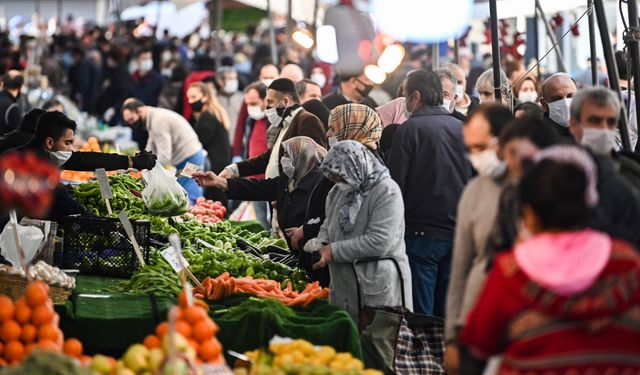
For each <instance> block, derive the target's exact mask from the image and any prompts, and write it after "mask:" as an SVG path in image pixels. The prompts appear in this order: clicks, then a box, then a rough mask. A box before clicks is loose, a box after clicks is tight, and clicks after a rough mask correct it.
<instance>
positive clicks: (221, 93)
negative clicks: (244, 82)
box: [216, 66, 244, 142]
mask: <svg viewBox="0 0 640 375" xmlns="http://www.w3.org/2000/svg"><path fill="white" fill-rule="evenodd" d="M216 78H217V79H218V84H219V85H220V90H218V101H219V102H220V104H221V105H222V106H223V107H224V108H225V109H226V110H227V114H228V115H229V129H228V130H229V141H231V142H233V137H234V135H235V131H236V123H237V122H238V114H239V113H240V107H242V103H243V101H244V96H243V95H242V92H241V91H239V88H240V81H238V72H236V70H235V69H234V68H233V67H230V66H222V67H220V68H219V69H218V70H217V72H216Z"/></svg>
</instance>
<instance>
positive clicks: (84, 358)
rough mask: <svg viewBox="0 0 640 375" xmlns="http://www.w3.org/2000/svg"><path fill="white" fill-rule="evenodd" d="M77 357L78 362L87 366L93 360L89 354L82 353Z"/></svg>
mask: <svg viewBox="0 0 640 375" xmlns="http://www.w3.org/2000/svg"><path fill="white" fill-rule="evenodd" d="M78 359H79V360H80V364H81V365H82V366H83V367H89V365H90V364H91V361H93V357H91V356H89V355H83V356H81V357H80V358H78Z"/></svg>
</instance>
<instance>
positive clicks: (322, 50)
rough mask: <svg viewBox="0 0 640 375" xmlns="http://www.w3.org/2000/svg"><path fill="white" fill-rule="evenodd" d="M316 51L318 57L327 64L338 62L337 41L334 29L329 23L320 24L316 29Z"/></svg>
mask: <svg viewBox="0 0 640 375" xmlns="http://www.w3.org/2000/svg"><path fill="white" fill-rule="evenodd" d="M316 53H317V54H318V59H320V60H321V61H324V62H326V63H329V64H336V63H337V62H338V59H339V56H338V42H337V40H336V29H335V27H333V26H331V25H322V26H320V27H318V29H317V30H316Z"/></svg>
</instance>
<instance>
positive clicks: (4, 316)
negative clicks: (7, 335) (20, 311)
mask: <svg viewBox="0 0 640 375" xmlns="http://www.w3.org/2000/svg"><path fill="white" fill-rule="evenodd" d="M14 311H15V306H14V305H13V301H12V300H11V298H9V297H7V296H0V322H4V321H6V320H9V319H13V313H14Z"/></svg>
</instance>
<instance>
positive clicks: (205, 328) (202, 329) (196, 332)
mask: <svg viewBox="0 0 640 375" xmlns="http://www.w3.org/2000/svg"><path fill="white" fill-rule="evenodd" d="M214 331H215V327H214V323H213V322H212V321H211V320H209V319H203V320H201V321H199V322H198V323H196V325H195V326H194V327H193V337H194V338H195V339H196V340H198V342H203V341H206V340H209V339H210V338H212V337H213V334H214Z"/></svg>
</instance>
